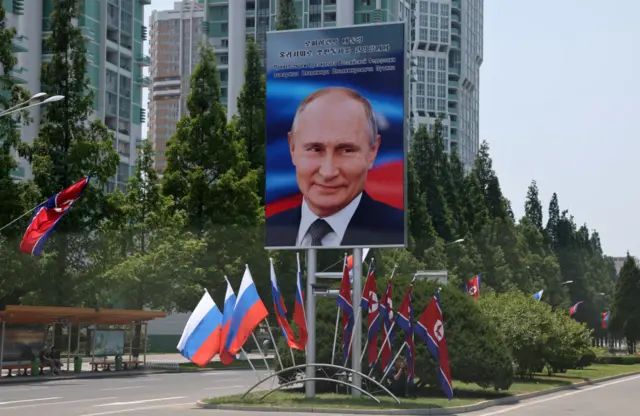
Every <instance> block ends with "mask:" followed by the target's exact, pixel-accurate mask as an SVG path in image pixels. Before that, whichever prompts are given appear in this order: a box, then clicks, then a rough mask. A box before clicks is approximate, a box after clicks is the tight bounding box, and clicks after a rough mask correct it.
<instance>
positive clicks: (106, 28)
mask: <svg viewBox="0 0 640 416" xmlns="http://www.w3.org/2000/svg"><path fill="white" fill-rule="evenodd" d="M2 1H3V4H4V6H5V9H6V10H7V12H8V14H7V16H8V18H7V24H8V26H10V27H15V28H16V29H17V32H18V35H17V36H16V48H15V49H14V51H16V52H19V53H18V54H17V55H18V65H17V66H16V70H15V71H14V72H15V73H16V76H17V78H18V79H20V80H21V82H22V83H23V84H24V86H25V87H26V88H28V89H29V90H30V91H31V92H32V93H36V92H40V87H41V86H40V67H41V64H42V60H43V59H47V55H48V51H47V50H46V45H44V43H43V39H44V38H45V37H46V36H47V35H48V34H49V33H50V30H51V28H50V17H51V12H52V11H53V3H54V1H53V0H29V1H25V0H2ZM149 4H151V0H100V1H98V0H82V1H81V5H82V15H81V16H80V18H79V19H78V25H79V26H80V27H81V28H82V33H83V35H84V37H85V40H86V47H87V58H88V61H89V62H88V67H87V76H88V78H89V80H90V88H91V89H92V90H93V93H94V110H95V113H94V115H93V117H95V118H98V119H100V120H103V121H104V123H105V124H106V125H107V127H108V128H109V129H110V130H111V131H112V132H113V134H114V143H113V145H114V149H116V151H117V152H118V154H119V156H120V165H119V166H118V171H117V174H116V176H115V177H114V178H113V179H112V180H111V181H109V183H108V184H107V190H109V191H111V190H114V189H115V188H116V187H119V188H121V189H124V188H125V186H126V183H127V181H128V180H129V177H130V176H131V175H132V174H133V172H134V171H135V165H136V149H137V147H139V145H140V144H141V139H142V123H143V122H144V121H145V117H146V112H145V109H144V108H143V105H142V88H144V87H146V86H148V84H149V79H148V77H145V76H143V67H145V66H149V64H150V58H149V57H148V56H144V54H143V49H142V44H143V42H144V41H145V40H146V38H147V28H146V26H145V25H144V24H143V20H144V6H145V5H149ZM31 114H32V117H33V118H34V122H33V123H32V124H31V125H29V126H26V127H23V130H22V140H23V141H26V142H30V141H32V140H33V139H34V138H35V137H36V136H37V134H38V130H39V120H38V119H39V116H40V110H39V109H35V110H34V111H32V113H31ZM30 175H31V170H30V167H29V165H28V163H26V161H21V162H20V167H19V168H18V169H17V170H16V172H15V176H16V179H23V178H28V177H30Z"/></svg>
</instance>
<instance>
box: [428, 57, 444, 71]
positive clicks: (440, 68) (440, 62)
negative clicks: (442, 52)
mask: <svg viewBox="0 0 640 416" xmlns="http://www.w3.org/2000/svg"><path fill="white" fill-rule="evenodd" d="M429 69H431V68H429ZM446 70H447V60H446V58H438V71H446Z"/></svg>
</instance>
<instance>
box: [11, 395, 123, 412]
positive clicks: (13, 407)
mask: <svg viewBox="0 0 640 416" xmlns="http://www.w3.org/2000/svg"><path fill="white" fill-rule="evenodd" d="M113 399H117V397H100V398H97V399H81V400H69V401H66V402H53V403H38V404H25V405H22V406H12V407H3V408H2V410H12V409H25V408H28V407H40V406H54V405H58V404H73V403H84V402H95V401H97V400H113Z"/></svg>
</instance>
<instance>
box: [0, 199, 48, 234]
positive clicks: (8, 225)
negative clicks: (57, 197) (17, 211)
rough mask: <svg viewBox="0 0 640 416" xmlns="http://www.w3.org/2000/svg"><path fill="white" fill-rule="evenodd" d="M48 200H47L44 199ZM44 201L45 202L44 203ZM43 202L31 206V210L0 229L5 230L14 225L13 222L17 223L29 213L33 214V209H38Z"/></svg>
mask: <svg viewBox="0 0 640 416" xmlns="http://www.w3.org/2000/svg"><path fill="white" fill-rule="evenodd" d="M44 202H47V201H44ZM44 202H43V203H44ZM43 203H40V204H38V205H36V206H35V207H33V208H31V209H30V210H29V211H27V212H25V213H24V214H22V215H20V216H19V217H18V218H16V219H14V220H13V221H11V222H10V223H8V224H6V225H3V226H2V228H0V231H2V230H4V229H5V228H9V227H10V226H12V225H13V224H15V223H16V222H18V221H20V220H21V219H22V218H24V217H26V216H27V215H29V214H31V213H32V212H33V211H35V210H36V209H38V207H39V206H40V205H42V204H43Z"/></svg>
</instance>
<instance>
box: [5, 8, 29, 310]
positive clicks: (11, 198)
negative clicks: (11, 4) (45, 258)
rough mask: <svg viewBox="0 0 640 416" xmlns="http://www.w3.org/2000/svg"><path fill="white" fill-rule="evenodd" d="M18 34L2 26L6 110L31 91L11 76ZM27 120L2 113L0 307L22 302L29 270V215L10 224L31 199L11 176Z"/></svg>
mask: <svg viewBox="0 0 640 416" xmlns="http://www.w3.org/2000/svg"><path fill="white" fill-rule="evenodd" d="M5 19H6V10H5V8H4V4H0V21H2V22H5ZM15 35H16V30H15V28H8V27H6V25H2V26H0V67H1V68H2V73H1V74H0V111H6V110H7V109H9V108H11V107H14V106H15V105H18V104H20V103H22V102H24V101H25V100H27V99H28V95H29V94H28V92H27V91H26V90H24V89H23V88H21V87H19V86H18V85H17V84H16V80H15V78H14V77H12V76H11V71H13V69H14V68H15V66H16V64H17V62H18V59H17V57H16V56H15V55H14V53H13V51H12V42H13V38H14V36H15ZM27 121H28V120H27V119H26V118H25V117H24V115H23V114H20V113H17V114H14V115H13V116H5V117H0V138H1V139H0V201H3V203H2V209H0V228H3V230H2V231H0V264H2V265H3V266H2V267H1V268H0V288H1V289H0V307H1V305H2V304H6V303H12V304H15V303H19V299H20V296H21V295H22V294H23V293H24V284H25V283H26V281H27V280H28V278H27V276H28V275H29V272H28V271H27V270H26V266H27V265H26V264H24V263H25V262H24V256H22V255H21V254H20V253H19V252H18V246H19V241H20V240H19V239H20V237H21V234H22V232H24V228H23V227H24V226H25V224H26V222H27V221H28V217H25V218H24V220H23V221H17V222H15V223H14V224H13V225H9V224H10V223H11V222H12V221H14V220H15V219H17V218H18V217H19V216H20V215H22V214H23V213H24V212H25V211H26V210H27V209H29V208H30V206H29V207H27V206H28V205H26V204H25V202H27V203H29V202H30V201H24V200H23V193H24V192H25V187H24V185H23V184H22V183H20V182H18V181H14V180H13V178H12V176H11V175H12V173H13V171H14V170H15V169H16V168H17V167H18V163H17V161H16V159H15V157H14V154H15V151H16V150H17V149H18V147H19V144H20V131H19V129H18V125H19V123H20V122H23V123H24V122H27ZM7 225H9V226H7ZM5 227H6V228H5ZM25 272H26V273H25Z"/></svg>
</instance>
